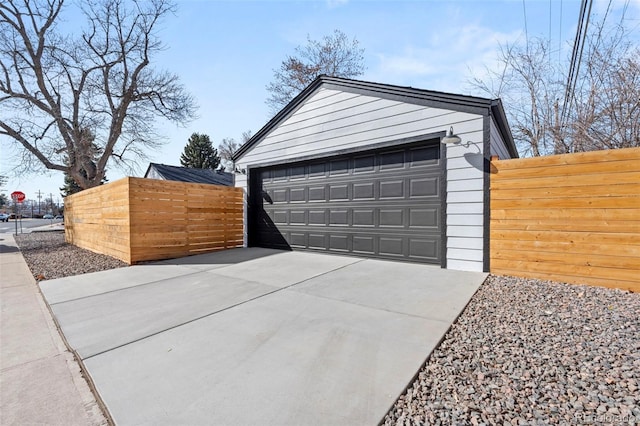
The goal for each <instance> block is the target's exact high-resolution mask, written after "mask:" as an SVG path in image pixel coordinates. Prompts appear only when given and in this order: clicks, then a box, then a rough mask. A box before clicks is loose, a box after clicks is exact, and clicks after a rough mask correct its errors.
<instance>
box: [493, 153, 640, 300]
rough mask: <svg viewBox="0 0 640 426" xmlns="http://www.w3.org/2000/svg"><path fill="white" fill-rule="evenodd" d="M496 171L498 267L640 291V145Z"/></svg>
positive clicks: (503, 164) (516, 163)
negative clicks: (639, 146) (638, 146)
mask: <svg viewBox="0 0 640 426" xmlns="http://www.w3.org/2000/svg"><path fill="white" fill-rule="evenodd" d="M491 171H492V174H491V221H490V227H491V228H490V241H491V243H490V247H491V248H490V252H491V272H493V273H496V274H504V275H515V276H523V277H534V278H543V279H552V280H559V281H564V282H569V283H585V284H594V285H600V286H605V287H617V288H622V289H627V290H633V291H636V292H637V291H640V148H628V149H620V150H610V151H595V152H588V153H577V154H563V155H554V156H548V157H537V158H524V159H513V160H493V161H492V162H491Z"/></svg>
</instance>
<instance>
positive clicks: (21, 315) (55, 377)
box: [0, 233, 108, 426]
mask: <svg viewBox="0 0 640 426" xmlns="http://www.w3.org/2000/svg"><path fill="white" fill-rule="evenodd" d="M0 424H2V425H24V424H46V425H92V426H93V425H106V424H108V422H107V420H106V419H105V417H104V415H103V414H102V411H101V409H100V407H99V406H98V404H97V402H96V400H95V398H94V396H93V394H92V393H91V391H90V389H89V386H88V384H87V382H86V381H85V379H84V378H83V377H82V373H81V372H80V367H79V366H78V364H77V363H76V361H75V360H74V358H73V355H72V354H71V353H70V352H69V351H68V350H67V348H66V346H65V344H64V342H63V341H62V338H61V337H60V334H59V333H58V330H57V328H56V326H55V323H54V322H53V319H52V318H51V315H50V313H49V310H48V308H47V306H46V304H45V302H44V301H43V299H42V296H41V294H40V292H39V289H38V286H37V284H36V282H35V280H34V279H33V277H32V276H31V272H30V271H29V268H28V267H27V264H26V263H25V261H24V259H23V258H22V254H21V253H20V251H19V250H18V248H17V246H16V244H15V240H14V238H13V235H12V234H10V233H4V234H0Z"/></svg>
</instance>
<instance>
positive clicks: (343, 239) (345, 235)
mask: <svg viewBox="0 0 640 426" xmlns="http://www.w3.org/2000/svg"><path fill="white" fill-rule="evenodd" d="M251 174H252V188H251V194H252V196H253V198H252V208H251V210H250V215H251V218H250V228H249V238H250V244H251V245H254V246H260V247H272V248H292V249H303V250H317V251H325V252H335V253H340V254H353V255H358V256H364V257H379V258H385V259H402V260H410V261H418V262H426V263H436V264H439V263H440V260H441V252H442V250H441V246H442V241H441V231H442V223H441V218H442V215H441V209H442V194H441V187H440V180H441V167H440V147H439V144H433V143H431V144H429V145H425V143H424V142H422V143H421V144H413V145H409V146H403V147H400V148H397V147H396V148H392V149H385V150H379V151H369V152H362V153H358V154H351V155H348V156H342V157H334V158H331V159H324V160H318V161H313V162H305V163H296V164H288V165H282V166H274V167H269V168H264V169H258V170H255V171H252V172H251Z"/></svg>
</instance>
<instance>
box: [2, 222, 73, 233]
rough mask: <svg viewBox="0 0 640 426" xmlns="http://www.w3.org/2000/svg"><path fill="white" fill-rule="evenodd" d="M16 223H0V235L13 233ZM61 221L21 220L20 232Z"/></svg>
mask: <svg viewBox="0 0 640 426" xmlns="http://www.w3.org/2000/svg"><path fill="white" fill-rule="evenodd" d="M15 222H16V221H15V220H13V219H11V220H9V222H0V233H9V232H11V233H15V232H16V223H15ZM61 222H62V219H53V220H50V219H22V230H23V231H25V230H29V229H31V228H37V227H39V226H45V225H51V224H53V223H61ZM18 233H20V220H18Z"/></svg>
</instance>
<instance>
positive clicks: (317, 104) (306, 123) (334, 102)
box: [238, 89, 477, 167]
mask: <svg viewBox="0 0 640 426" xmlns="http://www.w3.org/2000/svg"><path fill="white" fill-rule="evenodd" d="M476 118H477V116H475V115H472V114H466V113H459V112H454V111H449V110H444V109H439V108H429V107H425V106H420V105H413V104H407V103H403V102H398V101H392V100H388V99H381V98H376V97H372V96H365V95H357V94H353V93H347V92H340V91H336V90H329V89H320V90H319V91H318V92H316V93H315V94H313V95H312V96H311V97H310V98H309V99H308V100H307V101H306V102H305V103H304V104H303V105H302V106H301V107H300V108H299V109H298V110H297V111H295V112H294V113H293V114H292V115H291V116H290V117H288V118H287V119H286V120H284V121H283V122H282V123H281V124H280V125H279V126H278V127H277V128H275V129H274V130H272V131H271V133H269V134H268V135H267V136H266V137H265V138H264V139H263V140H262V141H261V142H260V143H259V144H258V145H256V146H254V147H253V148H252V149H251V150H249V151H248V152H247V153H246V154H245V155H244V156H243V157H242V158H241V159H240V160H239V161H238V165H239V166H240V167H245V165H246V164H256V163H257V164H259V163H265V162H279V161H286V160H287V159H291V158H296V157H301V156H306V155H314V154H324V153H330V152H332V151H335V150H340V149H345V148H354V147H360V146H367V145H371V144H375V143H380V142H386V141H393V140H397V139H401V138H407V137H412V136H420V135H425V134H429V133H436V132H440V131H444V130H446V129H448V128H449V126H451V125H453V126H454V128H456V129H458V127H460V128H462V127H463V126H464V125H465V124H466V123H467V122H469V121H474V120H476ZM467 127H468V126H467Z"/></svg>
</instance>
